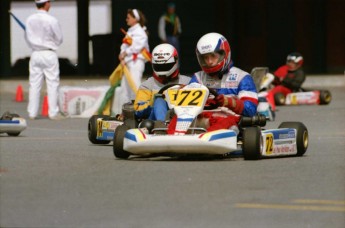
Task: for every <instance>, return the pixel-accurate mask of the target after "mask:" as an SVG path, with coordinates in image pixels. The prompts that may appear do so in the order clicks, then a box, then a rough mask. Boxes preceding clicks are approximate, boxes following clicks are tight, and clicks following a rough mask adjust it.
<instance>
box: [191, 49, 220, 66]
mask: <svg viewBox="0 0 345 228" xmlns="http://www.w3.org/2000/svg"><path fill="white" fill-rule="evenodd" d="M224 58H225V52H224V50H219V51H215V52H211V53H206V54H198V60H199V63H200V65H201V66H202V67H206V68H211V67H215V66H216V65H218V64H219V63H220V62H222V61H223V60H224Z"/></svg>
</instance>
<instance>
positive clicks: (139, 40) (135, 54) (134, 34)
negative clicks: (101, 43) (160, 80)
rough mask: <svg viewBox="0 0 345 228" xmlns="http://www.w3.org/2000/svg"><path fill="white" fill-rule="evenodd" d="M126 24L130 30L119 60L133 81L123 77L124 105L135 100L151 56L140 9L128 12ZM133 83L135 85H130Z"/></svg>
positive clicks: (122, 101) (123, 41) (122, 46)
mask: <svg viewBox="0 0 345 228" xmlns="http://www.w3.org/2000/svg"><path fill="white" fill-rule="evenodd" d="M126 22H127V25H128V26H129V29H128V31H127V32H126V36H125V37H124V38H123V40H122V45H121V51H120V54H119V60H120V62H121V64H122V65H126V66H127V67H128V70H129V72H130V74H131V80H127V78H126V77H125V76H123V77H122V80H121V90H122V93H121V94H122V97H121V103H122V104H125V103H129V102H132V101H133V100H134V99H135V96H136V92H137V91H136V90H137V89H138V88H139V86H140V84H141V79H142V76H143V73H144V70H145V62H147V61H148V56H147V55H149V43H148V35H147V31H146V27H145V23H146V19H145V16H144V14H143V13H142V12H141V11H140V10H138V9H129V10H128V11H127V18H126ZM131 83H133V84H134V85H130V84H131ZM133 88H136V90H135V91H133ZM122 104H121V106H122Z"/></svg>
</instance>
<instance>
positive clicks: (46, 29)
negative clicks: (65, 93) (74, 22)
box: [25, 0, 63, 119]
mask: <svg viewBox="0 0 345 228" xmlns="http://www.w3.org/2000/svg"><path fill="white" fill-rule="evenodd" d="M35 3H36V7H37V12H36V13H34V14H32V15H31V16H29V17H28V19H27V20H26V23H25V24H26V30H25V39H26V41H27V43H28V45H29V47H30V48H31V49H32V54H31V57H30V63H29V71H30V76H29V84H30V88H29V104H28V108H27V110H28V113H29V118H30V119H35V118H37V115H38V109H39V104H40V93H41V89H42V85H43V82H44V79H45V80H46V83H47V93H48V106H49V110H48V115H49V118H50V119H61V118H63V117H62V116H61V114H60V112H59V106H58V87H59V85H60V69H59V59H58V56H57V54H56V50H57V49H58V47H59V46H60V45H61V44H62V41H63V37H62V31H61V28H60V25H59V22H58V20H57V19H56V18H55V17H53V16H51V15H49V14H48V11H49V9H50V7H51V1H49V0H35Z"/></svg>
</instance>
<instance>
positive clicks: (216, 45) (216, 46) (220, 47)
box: [196, 32, 231, 76]
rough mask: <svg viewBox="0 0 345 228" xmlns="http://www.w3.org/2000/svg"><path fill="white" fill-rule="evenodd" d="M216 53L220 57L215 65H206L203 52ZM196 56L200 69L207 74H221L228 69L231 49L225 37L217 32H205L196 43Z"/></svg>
mask: <svg viewBox="0 0 345 228" xmlns="http://www.w3.org/2000/svg"><path fill="white" fill-rule="evenodd" d="M210 53H218V54H219V55H220V58H219V60H218V63H217V65H215V66H212V67H210V66H208V65H207V64H206V63H205V61H204V58H203V55H204V54H210ZM196 56H197V58H198V62H199V65H200V67H201V69H202V70H203V71H204V72H205V73H207V74H209V75H219V76H221V75H223V74H224V73H226V72H227V71H228V70H229V65H230V62H231V50H230V45H229V42H228V41H227V39H226V38H225V37H224V36H223V35H221V34H219V33H215V32H212V33H207V34H206V35H204V36H202V37H201V38H200V39H199V41H198V43H197V45H196Z"/></svg>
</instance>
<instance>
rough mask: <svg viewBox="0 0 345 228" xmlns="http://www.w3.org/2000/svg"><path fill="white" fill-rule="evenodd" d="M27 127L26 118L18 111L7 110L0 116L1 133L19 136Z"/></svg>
mask: <svg viewBox="0 0 345 228" xmlns="http://www.w3.org/2000/svg"><path fill="white" fill-rule="evenodd" d="M26 127H27V124H26V120H25V119H24V118H22V117H20V116H19V115H18V114H16V113H10V112H5V113H4V114H3V115H2V116H1V117H0V133H6V134H7V135H8V136H18V135H20V133H21V132H22V131H24V130H25V129H26Z"/></svg>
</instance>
